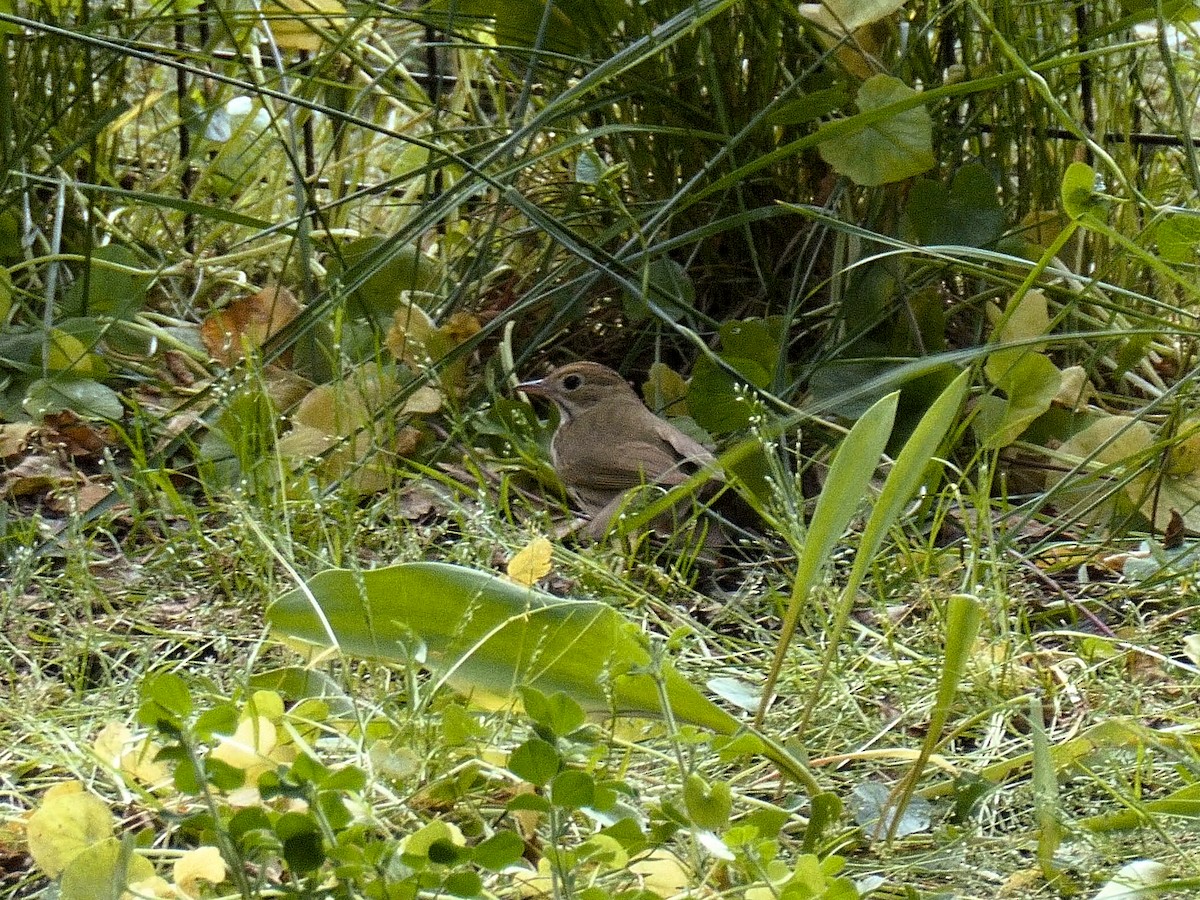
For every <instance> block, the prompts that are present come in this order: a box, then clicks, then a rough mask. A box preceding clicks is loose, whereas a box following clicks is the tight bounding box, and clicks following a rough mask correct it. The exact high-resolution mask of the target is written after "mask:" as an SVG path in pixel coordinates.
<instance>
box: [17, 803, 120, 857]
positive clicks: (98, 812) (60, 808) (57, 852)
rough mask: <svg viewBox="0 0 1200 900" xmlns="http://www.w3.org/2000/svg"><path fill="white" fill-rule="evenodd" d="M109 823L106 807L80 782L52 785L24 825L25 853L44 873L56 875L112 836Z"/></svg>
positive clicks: (110, 822) (109, 813) (111, 828)
mask: <svg viewBox="0 0 1200 900" xmlns="http://www.w3.org/2000/svg"><path fill="white" fill-rule="evenodd" d="M113 824H114V819H113V814H112V813H111V812H110V811H109V809H108V807H107V806H105V804H104V802H103V801H102V800H100V799H99V798H97V797H93V796H92V795H91V794H86V793H84V790H83V785H82V784H80V783H79V782H77V781H72V782H66V783H64V784H58V785H55V786H54V787H52V788H50V789H49V790H48V791H46V793H45V795H44V796H43V797H42V802H41V805H40V806H38V808H37V809H36V810H34V812H33V814H32V815H31V816H30V817H29V821H28V822H26V824H25V837H26V840H27V841H28V844H29V855H30V856H32V857H33V861H34V862H35V863H37V865H38V868H39V869H41V870H42V871H43V872H44V873H45V874H46V875H47V876H49V877H50V878H57V877H58V876H59V874H61V872H62V870H63V869H65V868H66V867H67V865H68V864H69V863H70V862H71V860H72V859H74V858H75V857H76V856H78V855H79V854H80V853H81V852H83V851H84V850H86V849H87V848H88V847H91V846H92V845H94V844H98V843H100V842H101V841H104V840H107V839H109V838H110V837H112V833H113Z"/></svg>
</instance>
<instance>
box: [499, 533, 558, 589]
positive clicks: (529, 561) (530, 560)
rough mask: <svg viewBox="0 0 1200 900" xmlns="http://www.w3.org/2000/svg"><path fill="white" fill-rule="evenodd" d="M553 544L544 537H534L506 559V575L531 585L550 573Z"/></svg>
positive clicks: (520, 582) (518, 581)
mask: <svg viewBox="0 0 1200 900" xmlns="http://www.w3.org/2000/svg"><path fill="white" fill-rule="evenodd" d="M553 549H554V547H553V545H552V544H551V543H550V542H549V541H548V540H546V539H545V538H544V537H535V538H534V539H533V540H532V541H530V542H529V543H528V544H526V545H525V546H524V547H522V548H521V549H520V550H518V551H517V552H516V553H515V554H514V555H513V558H512V559H510V560H509V561H508V567H507V569H506V570H505V571H507V572H508V577H509V578H511V579H512V580H513V581H515V582H516V583H517V584H523V585H525V586H526V587H533V586H534V585H535V584H537V583H538V581H539V580H540V579H542V578H545V577H546V576H547V575H549V574H550V568H551V564H550V555H551V553H552V552H553Z"/></svg>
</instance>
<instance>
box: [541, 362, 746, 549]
mask: <svg viewBox="0 0 1200 900" xmlns="http://www.w3.org/2000/svg"><path fill="white" fill-rule="evenodd" d="M517 390H519V391H523V392H525V393H526V394H530V395H532V396H534V397H542V398H545V399H546V400H549V401H551V402H553V403H554V405H555V406H557V407H558V412H559V423H558V430H557V431H555V432H554V437H553V439H552V440H551V442H550V453H551V461H552V462H553V464H554V470H555V471H556V472H558V475H559V477H560V478H562V480H563V483H564V484H566V486H567V488H569V489H570V491H571V493H572V494H573V495H574V497H575V499H576V500H577V501H578V502H579V505H580V506H581V507H582V508H583V511H584V512H585V513H587V514H588V515H589V516H591V521H590V522H589V523H588V525H587V527H586V528H585V529H584V532H583V533H584V534H585V535H586V536H588V537H591V538H596V539H598V538H600V537H603V536H604V534H605V532H607V531H608V527H609V523H610V521H611V519H612V517H613V515H615V514H616V513H617V511H618V510H619V509H620V508H621V505H622V504H623V503H624V501H625V496H626V494H627V493H628V492H629V491H630V490H631V489H633V488H636V487H639V486H641V485H647V484H656V485H660V486H662V487H665V488H669V487H672V486H673V485H677V484H682V483H683V482H684V481H686V480H687V479H688V478H690V477H691V476H693V475H695V474H696V473H697V472H698V471H699V470H701V469H709V470H711V473H712V478H713V479H714V480H718V481H719V480H722V477H723V476H722V474H721V471H720V469H719V468H718V467H717V461H716V458H715V457H714V456H713V455H712V454H711V453H710V452H709V451H708V450H707V449H705V447H704V446H703V445H702V444H701V443H700V442H699V441H696V440H694V439H693V438H690V437H688V436H687V435H686V434H684V433H683V432H682V431H680V430H679V429H678V428H676V427H675V426H674V425H671V424H670V423H668V422H665V421H663V420H662V419H660V418H659V417H658V416H656V415H655V414H654V413H652V412H651V411H650V410H649V409H647V408H646V406H645V405H644V404H643V403H642V401H641V398H640V397H638V395H637V394H636V393H635V392H634V390H633V388H631V387H630V386H629V383H628V382H627V381H625V379H623V378H622V377H621V376H620V375H618V374H617V373H616V372H614V371H613V370H612V369H610V368H608V367H607V366H602V365H600V364H599V363H594V362H578V363H571V364H570V365H566V366H561V367H560V368H557V369H555V370H554V371H552V372H551V373H550V374H549V375H547V376H546V377H545V378H541V379H539V380H537V381H527V382H524V383H522V384H519V385H517ZM667 519H668V528H669V527H670V525H669V522H670V516H669V514H667Z"/></svg>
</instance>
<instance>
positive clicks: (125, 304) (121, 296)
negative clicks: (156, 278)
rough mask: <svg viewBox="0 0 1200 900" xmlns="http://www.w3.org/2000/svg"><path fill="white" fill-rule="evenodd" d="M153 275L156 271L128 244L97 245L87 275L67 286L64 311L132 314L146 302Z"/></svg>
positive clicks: (116, 314) (122, 315)
mask: <svg viewBox="0 0 1200 900" xmlns="http://www.w3.org/2000/svg"><path fill="white" fill-rule="evenodd" d="M152 279H153V275H152V274H151V273H150V272H147V271H146V270H145V267H144V266H143V264H142V261H141V260H140V259H138V257H137V256H136V255H135V254H134V252H133V251H132V250H130V249H129V248H128V247H122V246H121V245H120V244H108V245H106V246H103V247H97V248H96V249H95V250H94V251H93V253H92V258H91V261H90V263H89V265H88V272H87V277H86V278H84V277H82V276H80V277H79V278H77V279H76V280H75V281H74V282H73V283H72V284H71V287H70V288H68V289H67V293H66V296H65V298H64V299H63V312H64V313H65V314H66V315H68V316H95V315H97V314H103V315H109V316H113V317H115V318H129V317H130V316H132V315H133V314H134V313H136V312H138V311H139V310H141V308H142V307H143V306H144V305H145V303H146V291H147V289H148V288H149V286H150V282H151V280H152ZM85 291H86V293H85Z"/></svg>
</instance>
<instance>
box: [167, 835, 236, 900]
mask: <svg viewBox="0 0 1200 900" xmlns="http://www.w3.org/2000/svg"><path fill="white" fill-rule="evenodd" d="M171 874H172V875H173V876H174V878H175V884H176V885H178V886H179V887H180V889H182V890H183V892H184V893H186V894H187V895H188V896H189V897H199V896H200V892H201V884H200V882H202V881H203V882H207V883H208V884H220V883H221V882H222V881H224V880H225V860H224V859H222V858H221V851H220V850H218V849H217V848H216V847H197V848H196V849H195V850H189V851H187V852H186V853H184V854H183V856H181V857H179V859H177V860H176V861H175V865H174V867H173V868H172V869H171Z"/></svg>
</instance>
